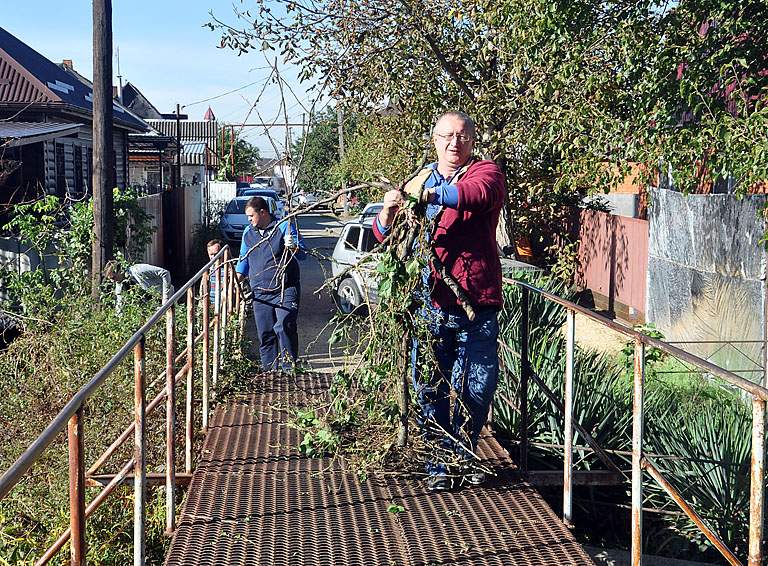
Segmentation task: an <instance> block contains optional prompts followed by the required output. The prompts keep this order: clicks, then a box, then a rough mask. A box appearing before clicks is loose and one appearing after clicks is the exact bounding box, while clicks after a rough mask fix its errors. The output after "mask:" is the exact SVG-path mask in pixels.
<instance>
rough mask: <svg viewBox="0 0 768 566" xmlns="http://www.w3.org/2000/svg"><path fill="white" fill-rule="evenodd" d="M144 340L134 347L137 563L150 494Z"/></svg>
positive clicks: (136, 562) (141, 562)
mask: <svg viewBox="0 0 768 566" xmlns="http://www.w3.org/2000/svg"><path fill="white" fill-rule="evenodd" d="M144 343H145V339H144V337H143V336H142V337H141V340H139V342H138V344H136V346H135V347H134V349H133V376H134V422H135V426H134V460H135V465H134V471H133V565H134V566H144V539H145V536H144V535H145V532H144V523H145V521H146V509H145V501H146V498H147V485H146V483H147V478H146V474H147V470H146V460H145V449H146V431H145V430H144V421H145V418H146V415H145V390H144V388H145V386H146V385H145V382H144Z"/></svg>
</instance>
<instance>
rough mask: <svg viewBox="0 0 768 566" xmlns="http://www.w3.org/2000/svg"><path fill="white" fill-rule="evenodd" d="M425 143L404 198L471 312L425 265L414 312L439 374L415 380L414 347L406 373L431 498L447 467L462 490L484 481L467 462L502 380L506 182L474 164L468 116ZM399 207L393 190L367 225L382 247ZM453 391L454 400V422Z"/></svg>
mask: <svg viewBox="0 0 768 566" xmlns="http://www.w3.org/2000/svg"><path fill="white" fill-rule="evenodd" d="M432 139H433V142H434V144H435V150H436V151H437V163H433V164H431V165H429V166H427V167H426V168H425V169H424V170H423V171H422V172H421V173H420V174H419V175H417V176H416V178H415V180H414V181H411V182H410V183H409V184H408V185H407V186H406V190H407V191H408V192H409V193H412V192H414V188H415V189H416V191H415V192H417V193H418V192H421V198H422V201H423V202H424V201H425V202H427V203H428V205H427V210H426V215H427V218H428V219H430V220H436V227H435V229H434V232H433V233H431V234H429V235H428V237H429V241H430V243H431V246H432V248H433V250H434V252H435V255H436V256H437V257H438V258H439V260H440V263H441V264H442V265H443V266H444V268H445V270H446V271H447V272H448V273H449V274H450V276H451V278H452V279H453V280H454V281H455V282H456V283H457V284H458V286H459V288H460V289H461V291H462V292H463V294H464V296H465V297H464V298H465V300H466V302H468V303H469V304H470V305H471V307H472V310H473V311H474V317H473V318H472V319H470V317H469V315H468V314H467V312H466V310H465V309H464V308H463V307H462V306H461V302H460V301H459V299H458V298H457V296H456V294H455V293H454V292H453V291H452V290H451V289H450V288H449V286H448V285H447V284H446V283H445V281H444V280H443V279H442V277H441V275H440V273H439V272H438V271H437V270H436V269H435V267H434V265H431V266H430V269H429V272H428V273H425V276H424V283H425V291H426V293H425V296H426V295H427V293H428V298H426V300H425V301H424V306H423V308H422V311H421V312H422V314H423V316H424V317H425V318H426V320H427V322H428V326H429V329H430V332H431V333H432V336H433V338H434V339H433V342H432V345H431V346H432V348H433V351H434V354H435V358H436V360H437V364H438V367H436V368H435V369H434V372H433V373H432V375H429V376H422V375H420V374H419V369H418V368H419V365H420V364H418V363H417V361H418V357H419V352H418V350H419V347H420V345H418V344H414V348H413V350H412V366H413V379H414V389H415V391H416V396H417V399H418V401H419V404H420V406H421V415H420V421H421V423H422V426H423V429H424V432H425V435H426V437H427V440H428V441H429V444H430V445H431V446H433V447H435V446H437V447H438V449H437V450H433V451H432V454H431V455H430V456H429V457H428V460H427V463H426V469H427V473H428V478H427V485H428V487H429V488H430V489H431V490H434V491H438V490H445V489H450V488H451V486H452V476H454V474H453V472H454V470H453V469H451V467H452V466H453V465H454V464H457V463H458V464H459V470H458V471H459V472H460V473H461V474H462V475H463V478H464V480H465V481H467V482H468V483H470V484H473V485H479V484H481V483H482V482H483V481H485V474H484V473H483V472H481V471H479V470H478V469H477V467H475V466H473V465H472V462H473V461H474V460H475V456H474V451H475V448H476V447H477V440H478V437H479V435H480V430H481V429H482V427H483V425H484V424H485V419H486V416H487V414H488V409H489V407H490V405H491V402H492V400H493V395H494V393H495V391H496V384H497V379H498V373H499V359H498V355H497V352H496V339H497V337H498V333H499V325H498V320H497V314H498V311H499V310H500V309H501V306H502V296H501V264H500V262H499V256H498V252H497V246H496V226H497V225H498V222H499V213H500V211H501V208H502V206H503V204H504V199H505V198H506V189H505V186H504V175H503V174H502V172H501V170H500V169H499V167H498V166H497V165H496V164H495V163H494V162H493V161H488V160H479V159H476V158H475V157H473V155H472V149H473V145H474V140H475V124H474V122H473V121H472V119H471V118H470V117H469V116H467V115H466V114H464V113H461V112H447V113H445V114H443V115H442V116H441V117H440V118H439V119H438V120H437V123H436V124H435V127H434V131H433V136H432ZM403 202H404V201H403V193H402V192H401V191H399V190H392V191H388V192H387V193H386V194H385V195H384V208H383V209H382V211H381V212H380V213H379V215H378V217H377V219H376V222H374V227H373V228H374V233H375V234H376V237H377V238H378V239H379V241H382V240H383V239H384V238H385V237H386V235H387V233H388V232H389V229H390V227H391V225H392V223H393V221H394V219H395V216H396V214H397V212H398V210H399V209H400V206H401V205H402V204H403ZM421 347H422V348H423V345H421ZM451 389H453V390H454V391H455V392H456V402H455V404H454V408H453V412H452V414H451V407H450V393H451Z"/></svg>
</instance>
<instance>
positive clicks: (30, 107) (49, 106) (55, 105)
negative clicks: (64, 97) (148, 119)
mask: <svg viewBox="0 0 768 566" xmlns="http://www.w3.org/2000/svg"><path fill="white" fill-rule="evenodd" d="M0 110H16V111H18V110H23V111H30V112H35V111H41V110H49V111H52V112H61V113H63V114H73V115H75V116H79V117H82V118H86V119H88V120H91V121H93V113H91V112H89V111H88V110H85V109H83V108H80V107H78V106H75V105H74V104H67V103H62V102H35V103H32V104H25V103H18V102H0ZM112 122H113V124H114V125H115V126H118V127H120V128H122V129H125V130H129V131H131V132H137V133H142V132H148V131H150V129H151V128H150V127H149V126H147V127H146V128H139V127H138V126H136V125H134V124H131V123H129V122H126V121H124V120H121V119H120V118H119V117H118V116H115V115H114V113H113V115H112Z"/></svg>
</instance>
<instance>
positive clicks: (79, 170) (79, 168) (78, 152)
mask: <svg viewBox="0 0 768 566" xmlns="http://www.w3.org/2000/svg"><path fill="white" fill-rule="evenodd" d="M83 180H84V179H83V148H82V147H81V146H79V145H76V146H75V193H76V194H77V196H78V197H81V196H83V194H84V193H85V184H84V183H83Z"/></svg>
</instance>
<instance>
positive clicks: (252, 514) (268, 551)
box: [166, 375, 593, 566]
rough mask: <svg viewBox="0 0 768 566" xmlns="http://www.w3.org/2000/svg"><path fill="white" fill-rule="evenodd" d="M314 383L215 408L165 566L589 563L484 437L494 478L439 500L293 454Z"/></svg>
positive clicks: (291, 381) (296, 381)
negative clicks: (296, 420)
mask: <svg viewBox="0 0 768 566" xmlns="http://www.w3.org/2000/svg"><path fill="white" fill-rule="evenodd" d="M321 379H322V378H320V377H318V376H311V375H305V376H299V377H294V376H290V377H287V376H265V378H264V381H263V382H262V383H261V384H260V386H259V387H258V389H257V390H256V391H255V392H254V393H253V394H251V395H249V396H248V397H247V398H244V399H240V400H236V401H232V402H230V403H228V404H226V405H222V406H219V408H218V409H217V411H216V413H215V416H214V418H213V420H212V423H211V426H210V430H209V433H208V436H207V438H206V440H205V443H204V446H203V455H202V458H201V461H200V463H199V465H198V467H197V469H196V470H195V473H194V475H193V478H192V483H191V485H190V487H189V494H188V497H187V502H186V506H185V509H184V512H183V514H182V515H181V517H180V520H179V524H178V529H177V531H176V534H175V535H174V539H173V541H172V544H171V548H170V550H169V552H168V555H167V557H166V564H167V565H168V566H181V565H185V566H191V565H212V566H213V565H216V566H220V565H226V566H230V565H231V566H235V565H246V564H248V565H265V566H266V565H290V566H294V565H296V566H320V565H345V566H346V565H360V566H378V565H381V566H391V565H398V566H399V565H403V566H405V565H408V566H428V565H435V566H436V565H448V564H452V565H453V564H456V565H470V564H471V565H483V564H493V565H502V564H503V565H507V564H526V565H533V564H537V565H558V566H560V565H567V564H574V565H575V564H590V565H591V564H593V562H592V561H591V560H590V558H589V557H588V555H587V554H586V553H585V552H584V550H583V549H582V548H581V546H580V545H579V544H578V543H577V542H576V541H575V540H574V538H573V536H572V535H571V533H570V532H569V531H568V530H567V529H566V528H565V527H564V525H563V524H562V522H561V521H560V520H559V519H558V517H557V516H556V515H555V514H554V513H553V512H552V510H551V509H550V508H549V507H548V506H547V504H546V503H545V502H544V500H543V499H542V497H541V496H540V495H539V494H538V493H537V492H536V491H535V490H534V489H533V488H531V487H530V486H529V485H528V484H526V483H524V482H521V481H519V480H517V479H515V476H514V475H513V474H512V473H510V471H511V469H512V468H513V464H512V462H511V460H509V457H508V455H507V453H506V452H505V451H504V449H503V448H502V447H501V446H500V445H499V444H498V443H497V442H496V441H495V440H494V439H493V438H492V437H489V436H486V437H484V438H483V439H482V440H481V443H480V444H481V445H480V449H479V452H480V454H481V455H482V457H483V459H484V460H485V461H486V464H488V465H490V466H491V467H492V468H494V469H495V471H496V472H497V477H496V478H495V480H494V481H492V482H489V484H488V485H487V486H484V487H482V488H476V487H475V488H465V489H459V490H456V491H451V492H443V493H439V494H434V493H429V492H428V491H427V490H426V488H425V487H424V485H423V482H422V481H421V480H420V479H419V478H414V477H409V476H405V475H404V476H402V477H387V478H373V479H369V480H368V481H365V482H360V481H359V480H358V479H357V477H356V476H355V475H354V474H353V473H351V472H349V471H348V470H346V469H345V467H344V463H343V461H340V460H339V459H336V460H331V459H322V458H312V459H308V458H302V457H300V456H299V455H298V453H297V449H296V447H297V446H298V444H299V442H300V434H299V432H298V431H297V430H296V429H294V428H291V427H290V426H288V425H287V419H288V410H289V408H290V407H291V406H296V405H297V404H298V403H302V402H303V401H305V400H306V399H307V397H310V396H313V395H321V394H322V393H323V392H324V390H325V387H324V386H323V383H322V381H321ZM392 503H396V504H398V505H401V506H402V507H403V508H404V509H405V510H404V511H403V512H402V513H399V514H393V513H389V512H388V511H387V508H388V507H389V505H390V504H392Z"/></svg>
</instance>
